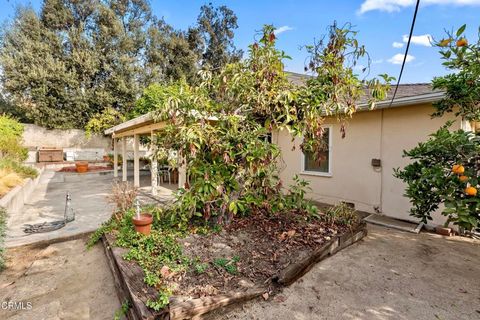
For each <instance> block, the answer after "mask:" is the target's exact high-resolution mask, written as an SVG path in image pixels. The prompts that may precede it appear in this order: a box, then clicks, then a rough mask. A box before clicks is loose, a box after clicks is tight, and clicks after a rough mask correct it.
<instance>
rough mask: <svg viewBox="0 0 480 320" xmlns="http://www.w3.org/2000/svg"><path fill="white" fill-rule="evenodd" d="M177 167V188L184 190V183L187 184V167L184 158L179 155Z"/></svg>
mask: <svg viewBox="0 0 480 320" xmlns="http://www.w3.org/2000/svg"><path fill="white" fill-rule="evenodd" d="M178 157H179V159H178V161H179V166H178V187H179V188H184V187H185V182H187V165H186V162H185V158H184V157H182V155H181V154H179V155H178Z"/></svg>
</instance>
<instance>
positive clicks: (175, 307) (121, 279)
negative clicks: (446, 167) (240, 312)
mask: <svg viewBox="0 0 480 320" xmlns="http://www.w3.org/2000/svg"><path fill="white" fill-rule="evenodd" d="M366 235H367V227H366V223H365V222H363V221H362V222H361V223H359V224H358V225H357V226H356V227H355V228H353V229H352V230H351V231H350V232H347V233H345V234H342V235H338V236H335V237H333V239H331V240H329V241H328V242H327V243H325V244H323V245H322V246H321V247H320V248H317V249H316V250H314V251H313V252H312V253H311V254H310V255H308V256H307V257H305V258H303V259H300V260H298V261H296V262H294V263H291V264H290V265H288V266H287V267H286V268H285V269H283V270H282V271H281V272H280V273H279V274H278V275H276V276H274V277H273V278H272V279H270V281H267V282H268V283H267V285H266V286H256V287H253V288H251V289H248V290H247V291H242V292H233V293H229V294H222V295H217V296H211V297H204V298H198V299H191V300H187V301H182V300H181V299H176V298H175V297H172V298H171V299H170V304H169V306H168V307H166V308H164V309H163V310H161V311H158V312H157V311H154V310H152V309H150V308H148V307H147V306H145V303H144V302H143V301H146V300H147V299H152V300H155V299H156V297H157V291H156V290H155V289H154V288H152V287H148V286H146V285H145V284H144V283H143V276H141V277H139V276H138V275H139V274H141V275H143V270H142V269H141V268H140V267H139V266H138V265H137V264H136V263H134V262H129V261H125V260H124V259H123V258H122V256H123V254H124V253H125V252H126V249H123V248H118V247H112V246H111V245H110V244H111V243H112V241H113V239H112V238H111V236H104V237H103V239H102V240H103V246H104V248H105V253H106V255H107V258H108V263H109V266H110V270H112V274H113V277H114V281H115V288H116V289H117V295H118V297H119V299H120V302H121V303H122V302H124V301H126V300H128V301H129V303H130V309H129V311H128V313H127V317H128V319H130V320H137V319H146V320H147V319H148V320H154V319H162V320H163V319H165V320H166V319H170V320H177V319H191V318H195V317H198V316H200V315H203V314H205V313H208V312H211V311H213V310H216V309H218V308H221V307H224V306H228V305H231V304H234V303H239V302H244V301H248V300H252V299H254V298H257V297H259V296H261V295H262V294H263V293H265V292H267V291H268V286H269V285H277V286H280V287H282V286H288V285H290V284H292V283H294V282H295V281H296V280H298V279H299V278H301V277H302V276H303V275H304V274H305V273H307V272H308V271H309V270H310V269H311V268H312V267H313V266H314V265H315V264H316V263H318V262H320V261H322V260H323V259H325V258H327V257H329V256H331V255H334V254H335V253H337V252H338V251H340V250H342V249H344V248H346V247H348V246H350V245H352V244H353V243H355V242H357V241H359V240H361V239H362V238H363V237H365V236H366ZM135 275H136V276H135Z"/></svg>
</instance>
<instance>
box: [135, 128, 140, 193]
mask: <svg viewBox="0 0 480 320" xmlns="http://www.w3.org/2000/svg"><path fill="white" fill-rule="evenodd" d="M139 143H140V142H139V136H138V134H135V135H133V186H134V187H137V188H138V187H140V155H139V152H138V147H139V146H138V145H139Z"/></svg>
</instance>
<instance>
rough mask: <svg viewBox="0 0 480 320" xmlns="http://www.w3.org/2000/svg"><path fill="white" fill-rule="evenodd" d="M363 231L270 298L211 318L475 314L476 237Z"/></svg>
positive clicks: (454, 317)
mask: <svg viewBox="0 0 480 320" xmlns="http://www.w3.org/2000/svg"><path fill="white" fill-rule="evenodd" d="M368 229H369V234H368V236H367V237H366V238H364V240H362V241H359V242H358V243H356V244H354V245H352V246H351V247H349V248H347V249H345V250H342V251H340V252H338V253H337V254H335V255H334V256H332V257H330V258H328V259H326V260H323V261H322V262H320V263H319V264H317V265H316V266H315V267H314V268H313V269H312V270H310V272H309V273H307V274H306V275H305V276H304V277H303V278H302V279H300V280H299V281H297V282H296V283H294V284H293V285H291V286H290V287H288V288H286V289H284V291H283V292H281V293H279V294H278V295H276V296H274V297H271V298H270V299H269V300H268V301H260V300H255V301H251V302H249V303H247V304H245V305H243V306H238V307H235V308H233V309H228V310H221V311H219V312H216V313H215V314H213V315H210V316H209V317H208V319H210V320H224V319H259V320H260V319H261V320H267V319H272V320H273V319H289V320H290V319H291V320H310V319H332V320H333V319H356V320H370V319H373V320H386V319H395V320H406V319H409V320H410V319H415V320H417V319H419V320H424V319H425V320H427V319H432V320H459V319H462V320H470V319H472V320H473V319H476V320H478V319H480V286H479V284H480V263H479V262H480V241H474V240H470V239H465V238H460V237H452V238H445V237H441V236H438V235H434V234H429V233H421V234H419V235H416V234H411V233H407V232H402V231H396V230H391V229H387V228H383V227H378V226H372V225H369V226H368Z"/></svg>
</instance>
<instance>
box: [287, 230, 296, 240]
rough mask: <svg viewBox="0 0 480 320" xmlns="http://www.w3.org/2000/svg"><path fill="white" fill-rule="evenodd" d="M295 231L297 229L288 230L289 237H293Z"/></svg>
mask: <svg viewBox="0 0 480 320" xmlns="http://www.w3.org/2000/svg"><path fill="white" fill-rule="evenodd" d="M295 233H296V231H295V230H289V231H288V232H287V235H288V237H289V238H291V237H293V236H294V235H295Z"/></svg>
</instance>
